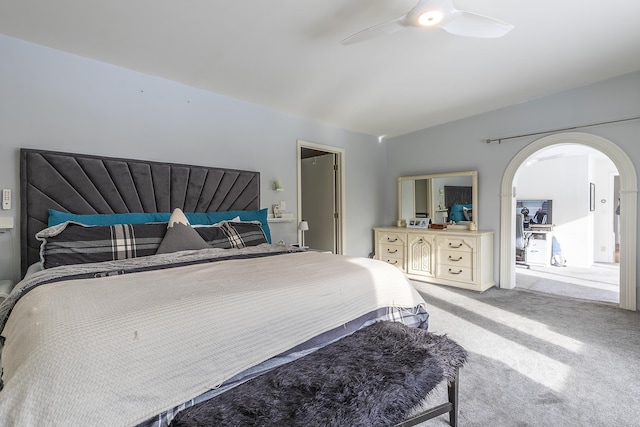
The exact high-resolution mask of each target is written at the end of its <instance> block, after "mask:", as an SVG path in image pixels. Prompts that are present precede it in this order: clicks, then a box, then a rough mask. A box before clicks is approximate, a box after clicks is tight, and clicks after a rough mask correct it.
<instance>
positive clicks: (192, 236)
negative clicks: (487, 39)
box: [156, 208, 209, 254]
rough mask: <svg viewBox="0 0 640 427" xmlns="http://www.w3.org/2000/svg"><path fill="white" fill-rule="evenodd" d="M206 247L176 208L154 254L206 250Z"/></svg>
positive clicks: (180, 211)
mask: <svg viewBox="0 0 640 427" xmlns="http://www.w3.org/2000/svg"><path fill="white" fill-rule="evenodd" d="M208 247H209V245H208V244H207V242H205V241H204V239H203V238H202V237H200V235H199V234H198V233H197V232H196V230H194V229H193V228H191V225H190V224H189V221H188V220H187V217H186V216H185V215H184V213H183V212H182V210H180V209H178V208H176V209H174V211H173V213H172V214H171V217H170V218H169V224H168V227H167V233H166V234H165V235H164V239H162V242H160V247H158V251H157V252H156V253H157V254H168V253H171V252H178V251H188V250H195V249H207V248H208Z"/></svg>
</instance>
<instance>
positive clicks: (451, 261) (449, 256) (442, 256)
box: [438, 249, 473, 268]
mask: <svg viewBox="0 0 640 427" xmlns="http://www.w3.org/2000/svg"><path fill="white" fill-rule="evenodd" d="M438 262H439V263H440V264H445V265H448V266H452V267H467V268H471V267H472V266H473V252H467V251H462V250H459V249H458V250H455V249H454V250H441V251H440V253H439V254H438Z"/></svg>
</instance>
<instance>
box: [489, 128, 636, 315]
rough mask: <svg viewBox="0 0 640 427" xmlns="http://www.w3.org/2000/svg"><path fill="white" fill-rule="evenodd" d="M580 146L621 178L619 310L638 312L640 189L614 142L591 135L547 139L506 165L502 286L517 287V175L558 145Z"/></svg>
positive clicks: (632, 172)
mask: <svg viewBox="0 0 640 427" xmlns="http://www.w3.org/2000/svg"><path fill="white" fill-rule="evenodd" d="M568 143H570V144H581V145H585V146H588V147H592V148H594V149H596V150H599V151H601V152H602V153H604V154H605V155H606V156H608V157H609V158H610V159H611V161H612V162H613V163H614V164H615V165H616V168H617V169H618V172H619V174H620V236H621V238H620V308H624V309H627V310H634V311H635V310H636V262H635V260H636V229H637V224H636V218H637V203H638V202H637V200H638V187H637V175H636V171H635V168H634V166H633V163H632V162H631V160H630V159H629V157H628V156H627V155H626V153H625V152H624V151H622V150H621V149H620V147H618V146H617V145H615V144H614V143H612V142H611V141H609V140H607V139H605V138H602V137H599V136H596V135H592V134H588V133H581V132H567V133H559V134H554V135H549V136H545V137H543V138H540V139H538V140H536V141H534V142H532V143H531V144H529V145H527V146H526V147H524V148H523V149H522V150H521V151H520V152H519V153H518V154H516V155H515V156H514V158H513V159H511V161H510V162H509V164H508V165H507V168H506V170H505V172H504V175H503V178H502V185H501V190H500V200H501V202H500V224H501V226H500V227H501V230H500V286H501V287H503V288H513V287H514V286H515V275H516V271H515V264H514V262H513V260H514V259H515V243H514V242H515V238H514V236H515V223H514V215H513V212H514V209H515V194H514V191H513V186H514V180H515V176H516V173H517V171H518V169H519V168H520V166H521V165H522V164H523V163H524V161H525V160H526V159H527V158H528V157H529V156H531V155H532V154H534V153H535V152H537V151H538V150H541V149H543V148H546V147H550V146H552V145H556V144H568Z"/></svg>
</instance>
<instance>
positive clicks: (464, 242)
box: [374, 227, 495, 292]
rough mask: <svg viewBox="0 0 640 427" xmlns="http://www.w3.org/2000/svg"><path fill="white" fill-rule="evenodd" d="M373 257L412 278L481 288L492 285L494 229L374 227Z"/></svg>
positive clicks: (493, 283) (484, 288)
mask: <svg viewBox="0 0 640 427" xmlns="http://www.w3.org/2000/svg"><path fill="white" fill-rule="evenodd" d="M374 233H375V237H374V238H375V245H376V248H375V252H376V259H379V260H382V261H386V262H388V263H389V264H393V265H395V266H396V267H398V268H399V269H401V270H402V271H404V272H405V273H406V274H407V276H408V277H409V278H411V279H415V280H420V281H423V282H431V283H437V284H441V285H450V286H456V287H459V288H465V289H472V290H475V291H480V292H482V291H484V290H486V289H488V288H490V287H492V286H493V285H495V281H494V280H493V231H470V230H453V229H447V230H435V229H430V228H429V229H422V228H405V227H376V228H374Z"/></svg>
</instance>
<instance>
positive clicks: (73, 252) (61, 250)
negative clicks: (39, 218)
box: [36, 222, 167, 268]
mask: <svg viewBox="0 0 640 427" xmlns="http://www.w3.org/2000/svg"><path fill="white" fill-rule="evenodd" d="M166 231H167V224H166V223H153V224H115V225H108V226H88V225H83V224H79V223H74V222H64V223H62V224H59V225H56V226H53V227H49V228H45V229H44V230H42V231H40V232H39V233H38V234H36V239H38V240H40V241H41V242H42V244H41V245H40V261H41V263H42V266H43V267H44V268H52V267H57V266H60V265H70V264H86V263H90V262H102V261H113V260H119V259H127V258H137V257H143V256H149V255H154V254H155V253H156V251H157V250H158V247H159V246H160V243H161V242H162V239H163V238H164V235H165V233H166Z"/></svg>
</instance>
